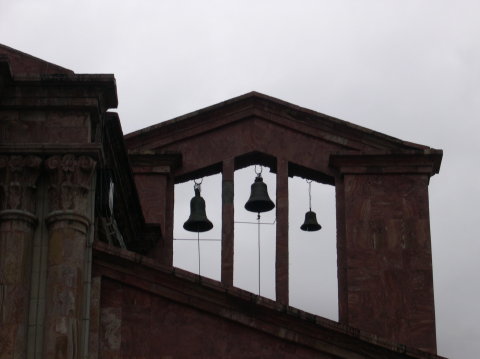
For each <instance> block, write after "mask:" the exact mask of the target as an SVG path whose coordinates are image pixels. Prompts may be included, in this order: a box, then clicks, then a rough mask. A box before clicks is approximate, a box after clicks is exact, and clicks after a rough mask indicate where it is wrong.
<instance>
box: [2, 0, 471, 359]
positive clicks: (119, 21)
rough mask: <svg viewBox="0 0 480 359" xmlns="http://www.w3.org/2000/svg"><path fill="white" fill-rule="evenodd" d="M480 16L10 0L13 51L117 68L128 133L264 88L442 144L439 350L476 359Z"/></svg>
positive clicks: (435, 199) (461, 5)
mask: <svg viewBox="0 0 480 359" xmlns="http://www.w3.org/2000/svg"><path fill="white" fill-rule="evenodd" d="M479 19H480V1H478V0H475V1H473V0H472V1H466V0H457V1H453V0H452V1H442V0H436V1H427V0H424V1H419V0H415V1H411V0H402V1H399V0H398V1H389V0H382V1H380V0H377V1H374V0H371V1H363V0H351V1H342V0H335V1H333V0H331V1H322V0H315V1H306V0H303V1H302V0H297V1H279V0H277V1H262V0H256V1H248V0H242V1H228V0H224V1H179V0H177V1H166V0H164V1H146V0H145V1H141V0H136V1H120V0H115V1H113V0H109V1H106V0H105V1H104V0H92V1H72V0H61V1H60V0H57V1H53V0H44V1H38V0H36V1H34V0H12V1H8V0H0V43H3V44H5V45H8V46H11V47H14V48H17V49H19V50H21V51H24V52H27V53H29V54H32V55H34V56H37V57H40V58H42V59H45V60H47V61H50V62H53V63H56V64H59V65H61V66H64V67H67V68H70V69H72V70H74V71H75V72H77V73H114V74H115V76H116V79H117V86H118V95H119V101H120V105H119V108H118V112H119V114H120V118H121V121H122V125H123V129H124V132H125V133H128V132H131V131H134V130H137V129H140V128H143V127H146V126H149V125H152V124H155V123H158V122H161V121H164V120H168V119H170V118H173V117H176V116H178V115H182V114H184V113H187V112H191V111H193V110H197V109H200V108H203V107H205V106H208V105H211V104H214V103H217V102H220V101H223V100H226V99H228V98H231V97H234V96H237V95H241V94H243V93H246V92H249V91H252V90H256V91H259V92H262V93H265V94H267V95H270V96H274V97H278V98H280V99H282V100H286V101H289V102H292V103H294V104H297V105H300V106H303V107H307V108H310V109H313V110H316V111H319V112H322V113H326V114H328V115H332V116H335V117H338V118H341V119H344V120H346V121H349V122H353V123H356V124H358V125H361V126H365V127H367V128H371V129H374V130H377V131H380V132H383V133H386V134H388V135H392V136H395V137H398V138H401V139H403V140H407V141H412V142H417V143H421V144H425V145H428V146H431V147H434V148H440V149H443V150H444V158H443V163H442V167H441V172H440V174H439V175H436V176H434V177H433V178H432V180H431V184H430V208H431V227H432V246H433V256H434V257H433V263H434V282H435V301H436V310H437V311H436V315H437V337H438V350H439V354H441V355H444V356H448V357H451V358H465V359H466V358H475V357H477V356H476V355H477V353H478V352H480V344H479V342H480V328H479V324H478V320H479V318H480V309H479V305H478V303H479V301H480V286H479V280H478V272H479V270H480V265H479V261H478V259H479V258H480V243H479V240H480V238H479V237H480V236H479V233H480V230H479V226H480V211H479V209H478V206H479V203H480V189H479V185H478V182H479V178H480V165H479V160H478V154H479V153H480V144H479V141H478V138H479V132H480V118H479V115H480V20H479ZM247 177H248V176H247ZM248 178H249V177H248ZM252 179H253V177H252ZM205 181H206V182H207V179H206V180H205ZM212 181H213V180H212ZM247 185H248V186H249V185H250V182H248V184H247ZM302 185H303V184H302V183H296V184H295V186H297V187H298V188H299V189H298V191H300V192H301V191H303V190H304V189H305V186H303V187H302ZM297 187H296V188H297ZM271 188H273V187H271ZM207 189H208V186H207V184H205V191H207ZM316 190H319V189H316ZM271 191H272V190H271ZM192 192H193V191H192ZM302 193H305V192H302ZM326 196H327V197H328V196H329V194H328V193H327V194H326ZM327 197H326V198H327ZM304 198H305V197H304ZM327 201H328V200H327ZM208 206H209V209H210V206H211V207H212V210H213V207H214V204H213V202H211V203H209V204H208ZM315 206H316V209H317V211H318V212H320V211H321V209H320V207H322V203H321V202H320V201H319V202H318V203H315ZM291 225H292V224H291ZM325 233H328V232H325ZM325 241H327V239H325ZM312 245H313V244H312ZM205 248H207V247H205ZM205 250H206V249H205ZM213 251H214V250H213ZM265 255H266V259H265V261H266V262H268V260H269V259H268V258H269V257H268V256H269V254H268V253H266V254H265ZM333 255H334V254H333ZM192 270H194V268H192ZM255 275H256V274H255ZM267 287H268V285H266V289H265V290H268V288H267ZM251 290H252V291H254V288H252V289H251ZM330 290H331V289H330ZM320 312H321V310H320Z"/></svg>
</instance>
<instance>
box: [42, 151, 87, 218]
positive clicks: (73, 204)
mask: <svg viewBox="0 0 480 359" xmlns="http://www.w3.org/2000/svg"><path fill="white" fill-rule="evenodd" d="M95 165H96V161H95V160H94V159H93V158H91V157H89V156H83V155H80V156H76V155H74V154H66V155H56V156H51V157H49V158H48V159H47V160H46V161H45V168H46V170H47V174H48V196H49V211H50V212H57V211H67V212H70V213H71V212H72V211H73V212H76V213H78V214H79V215H82V216H86V215H87V213H88V212H87V209H88V194H89V193H90V190H91V186H92V176H93V174H94V170H95Z"/></svg>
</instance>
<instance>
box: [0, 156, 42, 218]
mask: <svg viewBox="0 0 480 359" xmlns="http://www.w3.org/2000/svg"><path fill="white" fill-rule="evenodd" d="M41 163H42V159H41V158H40V157H38V156H32V155H25V156H23V155H1V156H0V190H1V193H0V211H9V210H13V211H20V212H21V211H24V212H27V213H35V196H34V192H35V189H36V182H37V179H38V176H39V174H40V165H41Z"/></svg>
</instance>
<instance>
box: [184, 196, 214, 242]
mask: <svg viewBox="0 0 480 359" xmlns="http://www.w3.org/2000/svg"><path fill="white" fill-rule="evenodd" d="M183 228H184V229H185V230H187V231H189V232H206V231H209V230H211V229H212V228H213V224H212V222H210V221H209V220H208V218H207V214H206V213H205V200H204V199H203V198H202V196H200V189H198V188H195V197H193V198H192V199H191V201H190V217H189V218H188V219H187V221H186V222H185V223H184V224H183Z"/></svg>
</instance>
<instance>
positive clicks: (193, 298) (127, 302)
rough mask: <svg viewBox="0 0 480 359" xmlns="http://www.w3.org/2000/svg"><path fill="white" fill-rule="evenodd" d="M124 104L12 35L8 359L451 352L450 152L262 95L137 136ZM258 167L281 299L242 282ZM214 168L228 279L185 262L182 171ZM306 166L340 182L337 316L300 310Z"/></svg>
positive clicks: (2, 90)
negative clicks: (180, 245)
mask: <svg viewBox="0 0 480 359" xmlns="http://www.w3.org/2000/svg"><path fill="white" fill-rule="evenodd" d="M116 106H117V96H116V87H115V79H114V77H113V76H112V75H78V74H75V73H73V72H72V71H70V70H67V69H64V68H61V67H59V66H56V65H53V64H50V63H47V62H45V61H42V60H40V59H37V58H34V57H32V56H30V55H27V54H24V53H21V52H19V51H17V50H14V49H11V48H8V47H6V46H2V45H0V206H1V207H0V358H1V359H7V358H8V359H13V358H92V359H93V358H159V357H160V358H184V357H193V356H195V357H200V358H215V357H219V358H220V357H222V358H223V357H231V358H237V357H247V358H254V357H255V358H256V357H263V358H291V357H298V358H313V357H315V358H386V357H388V358H439V357H438V356H437V355H436V354H435V353H436V338H435V313H434V301H433V281H432V263H431V246H430V230H429V213H428V182H429V178H430V176H432V175H434V174H435V173H437V172H438V171H439V167H440V162H441V157H442V152H441V151H440V150H435V149H431V148H428V147H426V146H422V145H416V144H412V143H408V142H404V141H401V140H398V139H395V138H392V137H389V136H385V135H382V134H380V133H377V132H374V131H371V130H367V129H364V128H361V127H359V126H355V125H353V124H350V123H347V122H344V121H341V120H338V119H335V118H332V117H329V116H326V115H323V114H319V113H316V112H313V111H310V110H307V109H303V108H300V107H298V106H295V105H292V104H288V103H285V102H282V101H280V100H277V99H274V98H271V97H268V96H265V95H262V94H258V93H250V94H247V95H244V96H241V97H238V98H235V99H231V100H229V101H226V102H224V103H221V104H218V105H215V106H212V107H209V108H206V109H203V110H200V111H197V112H195V113H192V114H188V115H185V116H182V117H181V118H177V119H174V120H171V121H167V122H164V123H160V124H158V125H156V126H152V127H150V128H147V129H144V130H141V131H138V132H135V133H132V134H129V135H127V136H125V137H123V134H122V131H121V126H120V122H119V118H118V115H116V114H115V113H111V112H107V110H108V109H111V108H115V107H116ZM200 148H201V149H202V151H201V152H200V151H199V150H198V149H200ZM251 164H262V165H264V166H268V167H270V169H271V170H272V171H273V172H275V173H276V174H277V188H276V201H277V202H276V217H277V231H276V233H277V240H276V267H275V269H276V283H275V285H276V301H271V300H268V299H265V298H263V297H260V296H257V295H254V294H252V293H248V292H245V291H243V290H240V289H238V288H235V287H234V286H233V258H234V255H233V254H234V253H233V250H234V241H235V238H234V235H233V214H234V206H233V188H234V186H235V183H234V176H233V174H234V171H235V170H237V169H240V168H243V167H246V166H248V165H251ZM214 173H222V176H223V179H222V199H223V200H222V252H221V253H222V254H221V256H222V260H221V268H222V273H221V281H220V282H217V281H213V280H209V279H206V278H202V277H199V276H197V275H194V274H192V273H188V272H185V271H182V270H179V269H177V268H174V267H173V265H172V259H173V208H174V196H173V189H174V184H175V183H179V182H183V181H186V180H189V179H194V178H198V177H201V176H204V175H209V174H214ZM294 175H296V176H301V177H304V178H308V179H311V180H315V181H318V182H321V183H325V184H328V185H333V186H335V189H336V202H337V203H336V205H337V247H338V280H339V308H340V313H339V314H340V322H339V323H337V322H333V321H330V320H327V319H324V318H320V317H317V316H314V315H311V314H308V313H305V312H302V311H299V310H297V309H295V308H292V307H290V306H289V288H288V277H289V273H288V268H289V265H288V240H289V239H288V205H289V204H288V177H289V176H294Z"/></svg>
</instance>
